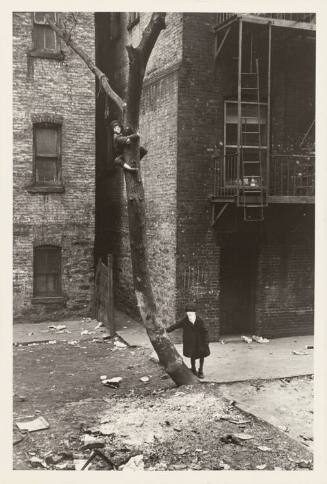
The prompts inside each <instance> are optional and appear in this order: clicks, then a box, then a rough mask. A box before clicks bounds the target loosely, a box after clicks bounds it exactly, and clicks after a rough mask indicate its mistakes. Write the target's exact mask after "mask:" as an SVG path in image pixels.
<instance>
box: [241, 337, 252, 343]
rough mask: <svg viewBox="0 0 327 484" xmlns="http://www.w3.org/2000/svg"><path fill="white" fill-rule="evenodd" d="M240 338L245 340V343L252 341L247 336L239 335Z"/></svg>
mask: <svg viewBox="0 0 327 484" xmlns="http://www.w3.org/2000/svg"><path fill="white" fill-rule="evenodd" d="M241 340H243V341H245V343H252V338H249V337H248V336H241Z"/></svg>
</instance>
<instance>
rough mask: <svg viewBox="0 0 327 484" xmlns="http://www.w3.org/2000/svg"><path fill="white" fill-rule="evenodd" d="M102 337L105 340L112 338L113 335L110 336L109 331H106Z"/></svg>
mask: <svg viewBox="0 0 327 484" xmlns="http://www.w3.org/2000/svg"><path fill="white" fill-rule="evenodd" d="M102 339H103V340H107V339H111V336H110V334H109V333H105V334H103V335H102Z"/></svg>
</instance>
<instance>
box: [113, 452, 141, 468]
mask: <svg viewBox="0 0 327 484" xmlns="http://www.w3.org/2000/svg"><path fill="white" fill-rule="evenodd" d="M119 469H120V470H122V471H144V462H143V455H135V456H134V457H131V458H130V459H129V461H128V462H126V464H124V465H122V466H120V467H119Z"/></svg>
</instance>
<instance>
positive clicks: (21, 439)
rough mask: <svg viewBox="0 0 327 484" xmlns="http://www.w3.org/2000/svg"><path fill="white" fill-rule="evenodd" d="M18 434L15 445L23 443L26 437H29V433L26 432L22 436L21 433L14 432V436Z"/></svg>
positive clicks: (14, 441)
mask: <svg viewBox="0 0 327 484" xmlns="http://www.w3.org/2000/svg"><path fill="white" fill-rule="evenodd" d="M17 433H18V436H17V437H15V438H14V440H13V445H16V444H19V443H20V442H22V441H23V440H24V439H25V437H26V436H27V435H28V432H25V433H24V434H21V433H20V432H15V431H14V436H15V435H16V434H17Z"/></svg>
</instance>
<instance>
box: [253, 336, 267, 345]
mask: <svg viewBox="0 0 327 484" xmlns="http://www.w3.org/2000/svg"><path fill="white" fill-rule="evenodd" d="M252 339H253V341H255V342H256V343H269V339H267V338H263V337H262V336H255V335H253V336H252Z"/></svg>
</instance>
